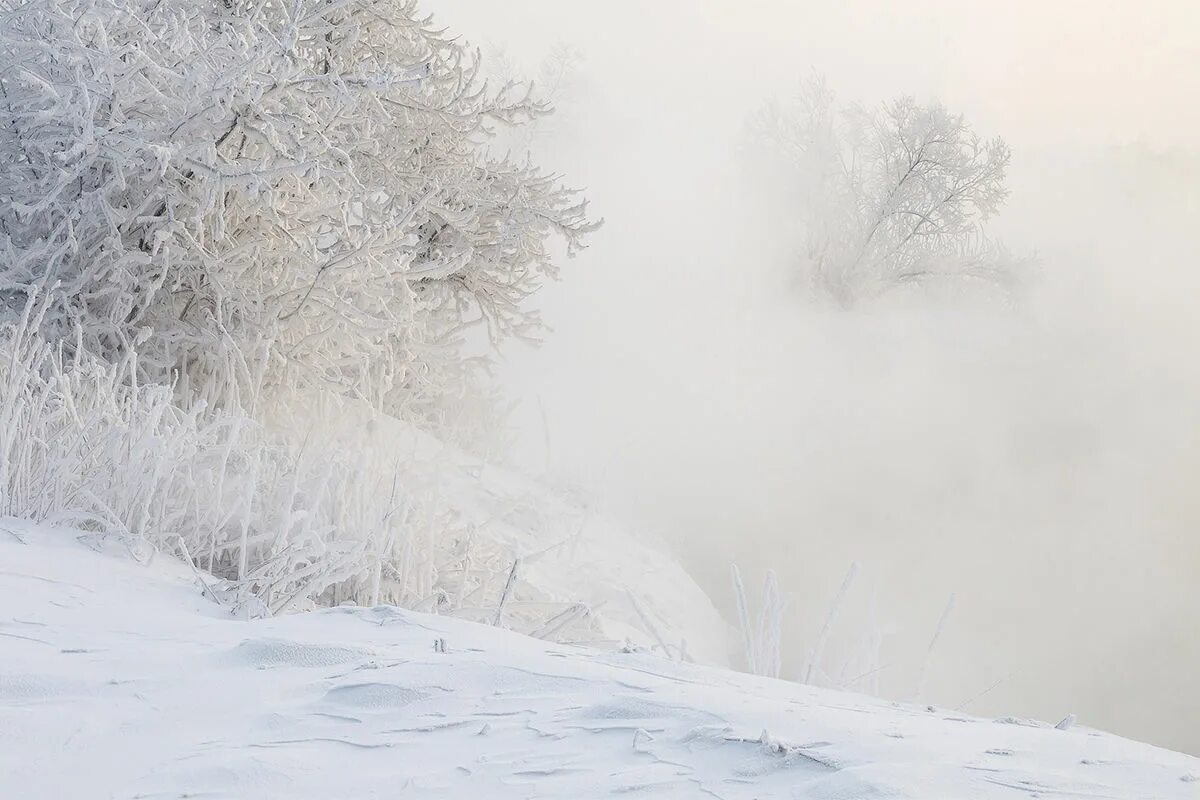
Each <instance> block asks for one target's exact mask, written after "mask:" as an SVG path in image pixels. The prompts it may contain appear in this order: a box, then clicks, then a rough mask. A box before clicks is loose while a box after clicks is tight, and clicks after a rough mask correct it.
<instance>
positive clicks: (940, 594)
mask: <svg viewBox="0 0 1200 800" xmlns="http://www.w3.org/2000/svg"><path fill="white" fill-rule="evenodd" d="M477 5H478V6H479V8H478V9H477V8H476V6H477ZM730 5H731V4H730ZM526 6H527V9H526V10H528V12H529V13H528V14H522V15H513V14H512V10H511V8H509V7H505V9H504V10H503V12H501V10H500V9H498V8H490V9H489V8H484V7H483V4H475V3H466V4H462V5H460V4H455V9H454V10H453V12H451V11H450V10H447V11H446V13H444V14H442V17H441V18H444V19H445V21H447V22H450V23H452V24H453V25H455V26H456V27H459V28H460V29H467V30H468V31H469V32H470V33H471V35H472V36H474V37H475V38H476V39H477V40H488V41H490V42H491V43H492V45H493V46H496V47H501V48H503V49H504V50H505V51H506V52H508V53H509V54H512V55H513V56H514V58H515V59H516V60H518V61H523V62H524V63H525V64H527V65H528V66H529V67H530V68H531V69H532V68H536V65H537V63H538V60H539V59H540V58H541V57H542V56H543V55H544V54H545V53H546V52H548V49H549V44H550V43H552V42H556V41H565V42H568V43H569V44H571V45H572V46H574V47H576V48H577V49H578V50H579V52H580V53H581V55H582V57H583V61H582V66H581V67H580V70H579V72H578V74H577V76H576V80H575V81H574V84H573V87H572V90H571V92H570V93H568V95H567V96H565V97H563V98H562V99H561V101H560V103H559V105H560V113H559V115H558V116H557V117H556V118H555V119H553V120H552V121H551V122H550V123H549V124H548V125H547V127H546V128H545V136H544V139H543V140H542V141H539V142H538V144H537V147H538V148H540V150H539V153H540V154H544V158H545V159H547V160H549V161H550V162H551V163H554V164H556V165H557V166H561V167H563V168H564V169H568V170H569V172H570V174H571V175H572V177H573V179H576V180H578V181H579V182H580V183H583V184H585V185H587V187H588V190H589V196H590V197H591V198H592V199H593V202H594V206H595V209H596V211H597V213H598V214H599V215H602V216H604V217H605V218H606V221H607V224H606V227H605V228H604V229H603V230H602V231H601V232H600V234H599V235H598V236H597V237H596V239H595V241H594V243H593V245H592V247H591V249H590V250H589V251H588V252H587V253H586V254H585V255H584V256H583V257H581V258H580V259H578V260H577V261H576V262H575V263H573V264H571V265H569V267H570V268H569V270H568V271H567V273H566V276H565V280H564V281H563V282H562V283H561V284H555V285H552V286H550V287H548V288H547V289H546V290H545V292H544V293H543V296H542V297H543V299H542V302H543V310H544V315H545V317H546V319H547V320H548V321H549V323H550V324H551V325H552V326H553V328H554V332H553V333H552V334H551V335H550V336H549V337H548V339H547V341H546V344H545V345H544V346H543V347H542V348H540V349H538V350H533V351H531V350H524V349H516V348H513V349H510V350H508V351H506V353H505V360H504V362H503V364H502V365H501V376H502V378H503V380H504V381H505V382H506V383H507V385H508V390H509V392H510V394H511V395H513V396H514V397H516V398H518V399H519V400H520V401H521V407H520V408H519V409H518V412H517V414H516V416H515V421H516V422H517V424H518V426H519V429H520V433H521V437H520V448H519V452H518V456H517V460H518V461H519V462H520V463H521V464H522V465H523V466H524V467H525V468H526V469H527V470H529V471H531V472H534V473H538V474H546V475H547V476H548V477H549V478H550V479H551V480H552V481H554V482H557V483H560V484H565V485H574V486H578V487H581V488H582V489H584V490H585V491H586V492H588V493H589V494H591V495H592V496H593V497H595V498H596V499H597V502H598V503H599V504H600V505H602V506H604V507H605V508H606V509H607V510H610V511H614V512H616V513H619V514H621V515H623V516H625V517H626V518H629V519H633V520H637V521H639V522H640V523H641V524H642V525H643V526H644V528H645V530H646V532H647V535H654V534H659V535H662V536H664V537H665V538H666V539H668V541H670V542H671V543H672V545H673V547H674V548H675V550H676V552H677V553H678V554H679V556H680V558H681V559H682V560H683V562H684V563H685V565H686V566H687V567H688V568H689V569H690V570H691V571H692V573H693V574H694V575H695V576H697V578H698V579H699V580H700V581H701V583H702V584H703V585H704V587H705V588H706V590H707V591H708V592H709V594H710V595H711V596H712V597H713V598H714V600H715V601H716V602H717V603H718V605H719V606H721V607H722V608H723V609H724V610H725V612H726V613H727V615H729V617H730V618H731V619H732V618H733V616H732V611H733V598H732V592H731V589H730V586H729V578H728V569H729V564H730V563H731V562H732V563H737V564H739V565H740V567H741V570H742V573H743V575H744V576H745V577H746V579H747V583H748V584H749V585H750V586H751V587H752V593H753V594H756V593H757V586H758V584H759V583H760V582H761V580H762V577H763V575H764V573H765V571H766V570H767V569H768V568H770V569H774V570H776V571H777V573H778V574H779V578H780V582H781V584H782V586H783V589H784V591H785V592H786V593H787V594H788V595H789V598H790V600H789V607H788V614H787V617H786V629H785V649H786V652H785V668H784V673H785V677H796V676H797V675H798V674H800V673H801V672H802V671H803V670H804V666H805V663H806V660H807V657H808V651H809V649H810V648H811V647H812V646H813V642H814V640H815V638H816V636H817V631H818V629H819V627H820V626H821V624H822V623H823V621H824V619H825V618H826V614H827V610H828V607H829V604H830V602H831V600H832V598H833V596H834V594H835V593H836V592H837V589H838V586H839V585H840V584H841V583H842V581H843V577H844V575H845V573H846V571H847V569H848V568H849V566H850V564H851V563H855V562H856V563H858V565H859V567H860V569H859V573H858V575H857V577H856V578H855V581H854V584H853V585H852V586H851V588H850V592H849V594H848V595H847V600H846V603H845V605H844V606H843V607H842V609H841V610H840V614H839V616H838V618H837V621H836V624H835V626H834V629H833V635H832V638H831V640H830V642H829V646H828V648H827V652H826V661H827V662H828V665H829V667H828V669H827V670H826V672H827V673H828V675H827V677H826V680H827V681H828V682H831V683H835V684H839V685H849V686H851V687H852V688H856V689H861V690H866V691H878V692H881V693H882V694H884V695H885V696H889V697H897V698H904V699H910V698H912V697H913V696H915V694H916V693H917V689H918V685H919V686H920V687H921V688H922V691H921V698H920V699H922V700H926V701H929V702H936V703H939V704H943V705H946V706H949V707H965V708H967V709H968V710H970V711H973V712H977V713H992V714H1017V715H1029V716H1035V717H1040V718H1045V719H1051V720H1052V721H1053V720H1054V719H1057V718H1061V717H1062V716H1065V715H1066V714H1067V713H1076V714H1078V715H1079V717H1080V719H1081V721H1082V722H1083V723H1085V724H1089V725H1093V726H1097V727H1105V728H1108V729H1111V730H1114V731H1117V732H1119V733H1121V734H1124V735H1128V736H1132V737H1137V738H1142V739H1147V740H1149V741H1152V742H1155V743H1160V744H1165V745H1168V746H1172V747H1177V748H1181V749H1187V750H1190V751H1192V752H1200V731H1197V730H1196V728H1195V724H1194V720H1195V719H1197V718H1200V694H1198V693H1197V692H1196V690H1195V688H1194V685H1193V676H1194V674H1195V671H1196V669H1197V668H1198V667H1200V645H1198V644H1197V641H1196V638H1195V636H1194V627H1195V621H1196V619H1197V618H1198V617H1200V602H1198V600H1197V595H1196V592H1195V590H1194V587H1195V582H1196V577H1197V575H1198V574H1200V546H1198V545H1196V544H1195V537H1194V531H1195V530H1196V529H1197V523H1200V502H1197V500H1196V499H1195V491H1194V481H1195V476H1196V475H1197V473H1198V467H1200V411H1198V409H1200V402H1198V401H1200V365H1198V363H1197V359H1196V358H1195V347H1194V342H1195V341H1198V340H1200V339H1198V338H1197V334H1198V333H1200V330H1197V329H1198V328H1200V324H1198V323H1197V320H1196V319H1195V315H1194V312H1193V309H1195V308H1196V303H1197V300H1200V277H1198V273H1197V271H1196V270H1195V268H1194V265H1195V264H1196V263H1198V262H1200V246H1198V245H1197V239H1196V237H1195V236H1194V235H1193V234H1191V233H1190V231H1189V226H1190V225H1191V224H1192V222H1191V221H1193V220H1194V219H1196V218H1197V217H1198V215H1200V199H1198V193H1197V190H1196V189H1195V187H1196V186H1197V185H1200V182H1198V180H1197V179H1198V178H1200V157H1198V156H1197V154H1196V152H1195V150H1193V149H1190V147H1189V144H1188V143H1189V141H1190V139H1189V138H1188V137H1187V135H1186V134H1185V133H1182V131H1186V130H1187V126H1186V125H1177V124H1166V123H1167V122H1168V121H1169V120H1170V119H1171V115H1172V114H1173V113H1176V111H1178V109H1179V106H1178V104H1176V103H1174V102H1173V101H1172V99H1171V98H1173V97H1177V96H1179V95H1180V93H1181V92H1182V91H1184V90H1185V89H1187V87H1188V86H1189V85H1190V84H1189V83H1188V82H1189V81H1196V80H1200V77H1198V76H1196V75H1195V74H1194V73H1195V71H1194V70H1192V71H1190V72H1189V71H1183V72H1182V73H1181V72H1180V71H1179V70H1176V69H1175V68H1174V67H1173V66H1172V65H1173V64H1175V61H1176V60H1177V57H1178V56H1179V54H1180V53H1183V52H1186V49H1187V47H1190V46H1191V45H1190V44H1189V43H1188V42H1187V41H1186V39H1180V38H1179V35H1178V33H1177V32H1175V33H1173V32H1167V33H1164V34H1162V36H1163V38H1162V39H1161V40H1159V39H1156V38H1155V35H1154V34H1153V33H1152V32H1150V31H1149V30H1148V29H1146V30H1144V29H1143V28H1145V25H1143V24H1142V23H1129V25H1126V23H1128V22H1129V21H1128V20H1125V19H1123V18H1122V16H1121V15H1120V13H1119V12H1112V13H1108V14H1107V15H1105V14H1101V13H1099V12H1096V13H1092V14H1089V15H1081V14H1080V13H1079V11H1080V9H1074V10H1071V9H1068V7H1067V5H1064V6H1063V7H1061V8H1059V7H1056V9H1055V10H1053V16H1054V20H1053V21H1055V24H1059V23H1061V24H1067V23H1071V24H1074V25H1076V29H1077V30H1079V31H1082V33H1081V34H1080V37H1078V41H1077V42H1075V43H1074V44H1072V45H1070V47H1073V48H1076V50H1073V51H1072V50H1068V49H1063V48H1060V49H1059V50H1054V49H1052V48H1051V45H1050V43H1049V42H1041V43H1040V44H1039V43H1038V42H1036V41H1035V42H1034V44H1035V45H1037V46H1035V47H1033V48H1032V49H1030V48H1029V44H1030V42H1029V37H1030V36H1033V34H1030V33H1029V32H1028V31H1027V30H1025V29H1021V30H1017V29H1016V28H1014V27H1013V25H1009V24H1002V23H1000V22H999V21H998V20H996V19H991V17H990V16H989V13H990V12H986V11H985V12H981V13H979V14H976V13H975V11H976V10H975V9H972V10H970V11H969V12H968V11H966V10H963V11H955V10H951V9H949V8H947V7H945V4H938V3H926V4H921V5H919V6H918V7H917V8H916V10H915V11H914V12H913V13H906V14H904V15H900V12H899V11H893V10H888V9H887V8H885V7H883V6H878V7H872V6H868V5H860V4H856V5H855V9H854V10H847V9H841V10H839V9H833V10H830V9H823V10H821V12H820V13H819V14H816V13H808V12H805V13H803V14H801V13H799V12H796V11H794V10H788V9H785V8H784V5H783V4H777V3H768V2H759V3H755V4H750V6H746V5H744V4H739V5H738V8H739V9H740V11H739V12H737V13H734V12H732V11H731V10H729V9H727V8H726V6H725V4H719V3H704V4H697V5H689V6H688V8H689V9H694V13H684V12H683V11H682V10H681V8H680V7H677V6H673V5H671V4H662V6H661V7H656V9H655V10H653V11H649V12H644V13H642V12H639V11H637V10H636V9H635V7H634V5H633V4H621V3H617V4H615V5H612V6H606V7H605V10H604V11H603V12H601V11H599V10H596V9H592V10H589V11H583V10H579V9H567V8H562V7H556V6H552V5H551V4H546V3H539V2H533V1H532V0H530V2H528V3H527V4H526ZM1028 8H1029V9H1032V6H1029V7H1028ZM1001 10H1002V9H1000V8H999V7H997V9H993V11H995V12H996V13H1000V11H1001ZM1160 10H1161V11H1163V13H1164V14H1166V13H1171V14H1175V15H1176V17H1178V19H1177V22H1180V23H1182V22H1184V21H1185V20H1183V17H1184V16H1186V15H1187V14H1189V13H1191V12H1189V10H1188V9H1186V8H1184V7H1183V6H1182V5H1180V6H1168V5H1166V4H1164V6H1163V8H1162V9H1160ZM476 11H478V12H479V13H478V14H477V13H476ZM517 16H519V19H518V18H516V17H517ZM901 16H903V19H900V17H901ZM989 19H990V20H991V23H995V24H994V25H991V26H990V28H989V27H987V25H986V24H985V23H988V21H989ZM1161 23H1162V18H1160V19H1159V21H1158V23H1156V29H1157V27H1164V28H1172V27H1173V26H1170V25H1165V26H1164V25H1161ZM1148 24H1149V23H1146V25H1148ZM1130 25H1132V27H1130ZM1122 26H1124V27H1122ZM1043 27H1044V28H1046V29H1050V30H1052V29H1053V27H1054V26H1053V25H1048V26H1043ZM1122 36H1126V37H1128V38H1127V39H1125V40H1124V43H1125V45H1127V46H1121V47H1118V46H1117V45H1118V44H1120V43H1121V41H1122V40H1121V37H1122ZM1034 38H1035V39H1036V38H1037V37H1036V36H1034ZM1065 47H1066V46H1064V48H1065ZM1023 52H1028V53H1031V55H1029V56H1028V58H1027V59H1026V61H1023V62H1022V61H1020V60H1019V59H1020V57H1021V54H1022V53H1023ZM1148 53H1153V54H1154V57H1153V58H1149V57H1148V56H1147V58H1145V59H1142V60H1141V61H1138V63H1137V65H1136V67H1134V66H1132V65H1129V64H1126V65H1125V66H1128V67H1129V69H1124V67H1123V66H1122V64H1124V62H1125V61H1135V60H1137V59H1139V58H1140V56H1139V54H1142V55H1145V54H1148ZM1006 65H1007V67H1006ZM1014 65H1017V67H1014ZM814 67H815V68H816V69H818V70H820V71H821V72H824V73H825V74H826V75H827V77H828V79H829V81H830V83H831V85H832V86H833V87H834V89H835V90H836V91H837V92H838V94H839V95H840V96H841V97H843V98H845V99H847V100H851V101H854V100H861V101H863V102H875V101H878V100H881V99H886V98H888V97H891V96H893V95H895V94H897V93H900V92H911V93H913V94H915V95H917V96H918V97H921V98H930V97H938V98H939V99H941V100H943V101H944V102H946V103H947V105H949V106H950V107H951V108H952V109H954V110H958V111H962V112H964V113H966V114H967V116H968V119H969V120H970V122H971V123H972V124H973V126H974V127H975V128H976V130H977V131H979V132H980V133H981V134H982V135H993V134H1000V135H1003V136H1005V137H1006V138H1007V139H1008V140H1009V142H1010V144H1011V145H1012V146H1013V167H1012V170H1011V172H1010V180H1009V185H1010V188H1011V189H1012V194H1011V197H1010V198H1009V202H1008V204H1007V206H1006V207H1005V209H1004V210H1003V211H1002V212H1001V214H1000V216H999V217H998V218H997V219H996V220H995V225H996V228H995V230H997V232H998V233H999V234H1000V235H1001V236H1003V237H1004V238H1005V240H1006V241H1007V242H1008V243H1009V245H1010V246H1012V247H1014V248H1018V249H1021V250H1023V251H1036V252H1037V253H1038V255H1039V258H1040V263H1041V268H1040V272H1039V274H1038V275H1036V276H1035V277H1034V278H1033V279H1032V280H1031V281H1029V282H1028V283H1027V284H1026V285H1025V286H1024V287H1023V289H1022V291H1020V292H1019V293H1017V294H1016V295H1014V296H1013V297H1011V298H1007V299H1004V300H998V299H997V298H995V297H992V296H980V295H973V294H970V293H954V292H950V293H942V294H940V295H938V296H934V297H930V296H928V295H920V294H911V295H903V296H901V295H896V296H892V297H889V298H887V299H885V300H883V301H881V302H878V303H874V304H870V305H867V306H864V307H859V308H856V309H855V310H854V311H853V312H852V313H846V312H843V311H840V310H835V309H831V308H828V307H826V306H823V305H820V304H813V303H810V302H808V301H807V300H806V299H805V298H803V297H800V296H798V295H796V294H795V293H793V292H791V291H790V290H789V289H788V288H787V275H788V271H789V269H791V268H792V267H793V266H794V263H795V253H794V241H793V237H792V233H791V232H790V231H789V229H788V223H787V213H786V208H781V207H780V206H779V204H778V199H777V198H773V197H770V196H767V195H766V194H765V193H764V191H763V190H762V187H761V186H758V185H755V184H754V183H753V182H751V181H749V180H748V177H747V173H746V171H745V170H744V169H742V155H743V153H742V148H744V147H745V140H744V138H743V136H742V130H743V121H744V119H745V117H746V115H747V114H749V113H750V112H751V111H753V110H754V109H756V108H758V107H759V106H760V105H761V103H763V102H765V101H766V100H767V99H769V98H770V97H773V96H781V95H782V94H784V93H786V92H787V91H788V90H789V86H791V85H793V84H794V82H795V81H798V80H799V79H801V78H803V77H805V76H807V75H808V74H809V73H810V72H811V70H812V69H813V68H814ZM1117 73H1120V75H1117ZM1133 110H1136V113H1133ZM1179 113H1183V114H1187V113H1191V112H1190V111H1187V110H1184V111H1181V112H1179ZM952 594H953V595H954V596H955V602H954V605H953V608H952V610H951V612H950V614H949V616H948V617H947V619H946V625H945V628H944V629H943V631H942V634H941V636H940V637H939V638H938V642H937V645H936V648H935V649H934V650H933V652H932V654H930V653H929V652H928V648H929V643H930V640H931V638H932V637H933V635H934V631H935V628H936V626H937V624H938V620H939V617H940V616H941V614H942V613H943V610H944V609H945V608H946V605H947V601H948V598H949V597H950V596H951V595H952ZM926 664H927V670H926V668H925V666H923V665H926ZM923 670H925V672H924V675H923V676H922V673H923Z"/></svg>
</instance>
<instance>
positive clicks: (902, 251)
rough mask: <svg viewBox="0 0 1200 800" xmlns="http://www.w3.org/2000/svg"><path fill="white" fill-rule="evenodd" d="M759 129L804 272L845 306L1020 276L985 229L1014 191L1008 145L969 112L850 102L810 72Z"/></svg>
mask: <svg viewBox="0 0 1200 800" xmlns="http://www.w3.org/2000/svg"><path fill="white" fill-rule="evenodd" d="M752 134H753V137H754V143H755V146H756V148H758V147H761V148H762V150H763V151H764V154H765V155H766V157H767V159H768V162H769V164H770V168H771V170H772V173H773V176H774V179H775V180H777V181H783V182H785V183H786V188H785V191H784V193H783V196H784V197H785V198H786V199H785V200H784V203H785V204H786V205H785V208H783V209H781V210H780V214H781V215H782V216H784V217H785V218H786V219H787V220H789V222H791V223H792V224H793V226H794V228H795V229H796V230H797V232H798V234H799V236H800V239H801V241H802V242H803V247H804V250H805V253H804V259H803V269H804V272H805V275H806V277H808V278H809V279H810V280H811V281H812V283H813V284H814V286H815V287H816V288H817V289H818V290H819V291H821V292H824V293H827V294H828V295H829V296H831V297H832V298H834V299H835V300H836V301H837V302H839V303H841V304H842V305H846V306H849V305H853V304H854V303H855V302H857V301H859V300H862V299H865V298H869V297H874V296H878V295H881V294H884V293H886V292H888V291H890V290H892V289H895V288H897V287H899V286H902V285H906V284H922V283H929V282H933V281H941V280H945V279H948V278H955V279H962V278H969V279H978V280H983V281H987V282H990V283H991V282H1000V283H1004V282H1007V281H1008V280H1010V279H1011V277H1012V276H1013V273H1014V270H1015V268H1016V267H1017V266H1018V263H1017V261H1016V260H1014V259H1013V258H1012V257H1010V256H1009V255H1008V253H1007V252H1006V251H1005V250H1004V248H1003V247H1002V246H1001V245H1000V244H999V243H997V242H996V241H994V240H992V239H990V238H988V237H987V236H986V235H985V233H984V230H983V223H984V222H985V221H986V220H987V219H988V218H989V217H990V216H991V215H992V214H994V213H996V211H997V210H998V209H999V207H1000V205H1001V204H1002V203H1003V201H1004V199H1005V197H1006V196H1007V193H1008V192H1007V190H1006V188H1005V186H1004V180H1005V172H1006V170H1007V168H1008V164H1009V155H1010V154H1009V149H1008V146H1007V145H1006V144H1005V143H1004V142H1003V141H1002V140H1000V139H990V140H984V139H981V138H980V137H979V136H978V135H976V134H975V133H974V132H973V131H972V130H971V128H970V127H969V126H968V125H967V123H966V121H965V120H964V119H963V117H962V116H960V115H957V114H952V113H950V112H949V111H947V110H946V109H945V108H943V107H942V106H941V105H939V104H937V103H933V104H929V105H921V104H919V103H917V102H916V101H915V100H913V99H912V98H911V97H902V98H900V99H898V100H895V101H892V102H888V103H884V104H882V105H879V106H877V107H871V108H867V107H862V106H852V107H842V106H839V105H837V104H836V103H835V101H834V97H833V95H832V93H831V92H830V91H829V89H828V88H827V87H826V85H825V83H824V82H823V81H822V80H820V79H814V80H812V81H810V82H808V83H807V84H806V86H805V87H804V89H803V91H802V92H801V93H800V95H799V97H798V99H797V101H796V102H795V103H793V104H791V105H790V106H786V107H785V106H780V105H777V104H773V105H771V106H769V107H768V108H766V109H765V110H764V111H762V112H760V113H759V114H758V115H756V116H755V117H754V119H753V121H752ZM781 165H782V167H783V168H782V169H780V166H781Z"/></svg>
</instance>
